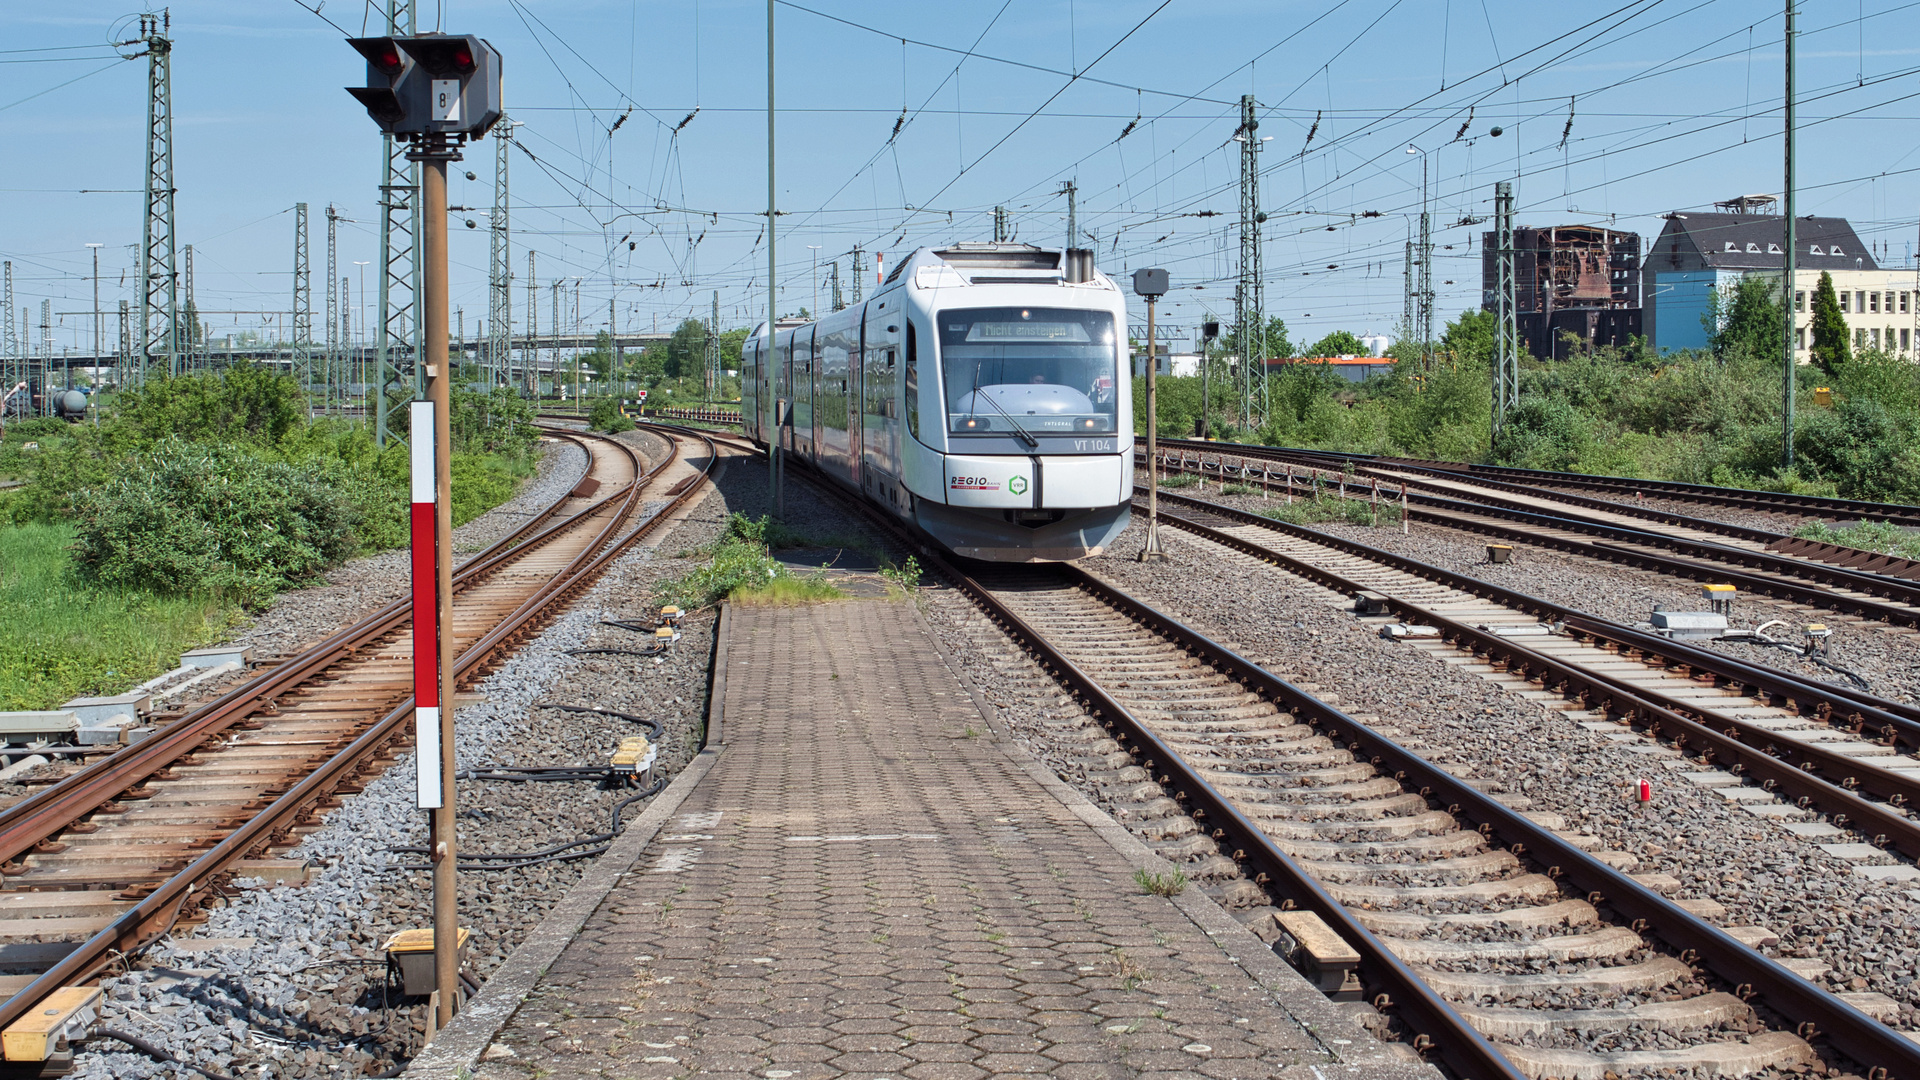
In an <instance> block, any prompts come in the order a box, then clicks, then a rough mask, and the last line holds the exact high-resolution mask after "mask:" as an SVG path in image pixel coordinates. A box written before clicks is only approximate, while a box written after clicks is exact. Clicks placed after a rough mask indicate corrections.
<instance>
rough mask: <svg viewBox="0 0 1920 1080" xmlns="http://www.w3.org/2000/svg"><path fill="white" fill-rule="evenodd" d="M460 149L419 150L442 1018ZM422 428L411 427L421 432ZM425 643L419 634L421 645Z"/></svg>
mask: <svg viewBox="0 0 1920 1080" xmlns="http://www.w3.org/2000/svg"><path fill="white" fill-rule="evenodd" d="M457 156H458V151H457V150H454V149H453V148H452V147H450V146H448V145H447V144H445V143H440V144H439V145H438V146H432V145H429V146H428V147H426V148H423V149H422V150H421V152H420V157H421V161H420V164H421V165H422V166H423V167H422V168H421V170H420V180H421V184H420V187H421V195H422V199H423V202H424V207H423V210H424V212H423V214H422V215H421V222H420V223H421V245H420V246H421V254H422V255H423V256H424V258H423V259H422V260H421V261H422V263H423V264H424V265H422V266H421V270H422V271H423V273H422V275H421V278H422V280H421V286H422V288H421V294H422V295H421V306H420V314H421V319H420V322H419V324H418V326H419V329H420V330H422V331H424V333H425V338H426V355H425V357H424V359H425V364H424V365H423V366H424V367H425V371H424V373H423V374H425V376H426V393H427V400H428V401H431V402H433V435H432V438H433V444H434V463H433V467H434V481H435V490H434V495H435V499H434V503H435V505H434V521H435V533H436V536H435V541H436V545H437V547H438V556H437V560H436V561H437V563H438V588H437V590H436V597H435V600H436V607H437V608H438V611H439V625H440V641H439V650H440V700H441V701H442V702H443V703H444V704H443V705H442V707H441V710H440V790H441V792H442V793H443V797H442V798H441V800H440V805H439V806H437V807H435V808H434V810H433V820H432V835H431V836H430V837H429V847H430V848H431V851H432V858H431V862H432V864H433V942H434V949H433V972H434V986H435V987H436V988H437V989H438V991H439V1002H438V1008H437V1009H436V1010H435V1019H436V1021H437V1026H438V1027H441V1028H444V1027H446V1026H447V1025H448V1024H450V1023H452V1022H453V1016H454V1012H455V1011H456V1010H455V1007H454V1005H455V1000H456V998H457V997H458V996H459V986H460V950H459V933H460V930H459V892H458V891H457V890H458V887H459V885H458V881H457V880H456V874H455V865H456V861H457V860H456V859H455V856H454V821H455V818H454V788H453V761H454V754H453V710H454V701H453V695H454V679H453V644H454V641H453V638H454V634H453V503H452V500H451V499H450V498H449V494H450V492H451V490H452V477H451V475H450V470H449V462H450V460H451V458H452V456H453V454H452V432H451V426H450V424H449V418H450V416H451V415H452V412H453V402H452V396H453V395H452V383H453V379H452V377H451V376H452V372H451V371H450V370H449V369H448V366H447V162H448V161H449V160H450V159H453V158H455V157H457ZM423 434H424V433H423V432H418V431H416V432H413V433H412V437H413V438H416V439H418V438H421V437H422V436H423ZM421 644H422V643H420V642H415V643H414V647H415V648H416V649H417V648H419V647H420V646H421Z"/></svg>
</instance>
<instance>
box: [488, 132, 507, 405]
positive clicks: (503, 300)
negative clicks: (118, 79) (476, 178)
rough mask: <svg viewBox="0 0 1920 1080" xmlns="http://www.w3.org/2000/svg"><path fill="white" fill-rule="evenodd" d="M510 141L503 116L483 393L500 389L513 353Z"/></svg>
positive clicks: (496, 148)
mask: <svg viewBox="0 0 1920 1080" xmlns="http://www.w3.org/2000/svg"><path fill="white" fill-rule="evenodd" d="M512 140H513V121H512V120H509V119H508V118H507V117H506V116H505V115H502V116H501V117H500V122H499V123H497V124H495V125H494V126H493V213H492V214H491V215H490V216H489V217H488V228H489V230H490V240H489V247H490V253H491V258H490V259H489V261H488V271H487V274H488V277H487V363H486V371H487V392H488V393H492V392H493V388H494V387H496V386H499V385H501V380H502V378H503V377H506V376H505V373H506V372H508V371H509V370H510V369H509V367H508V365H509V364H510V363H511V355H512V352H513V263H512V261H511V260H512V257H513V251H512V238H511V234H510V233H509V232H508V228H507V226H508V208H509V206H510V205H511V203H512V200H511V198H510V194H511V192H510V189H509V188H508V185H507V151H508V149H509V148H510V147H511V144H512Z"/></svg>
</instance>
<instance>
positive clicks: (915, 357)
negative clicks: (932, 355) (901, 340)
mask: <svg viewBox="0 0 1920 1080" xmlns="http://www.w3.org/2000/svg"><path fill="white" fill-rule="evenodd" d="M901 396H902V397H904V398H906V403H907V433H908V434H910V435H912V436H913V437H914V438H916V439H917V438H919V437H920V350H919V345H918V339H917V337H916V336H915V334H914V330H913V323H912V322H911V321H909V322H908V323H907V377H906V389H905V391H904V392H903V393H902V394H901Z"/></svg>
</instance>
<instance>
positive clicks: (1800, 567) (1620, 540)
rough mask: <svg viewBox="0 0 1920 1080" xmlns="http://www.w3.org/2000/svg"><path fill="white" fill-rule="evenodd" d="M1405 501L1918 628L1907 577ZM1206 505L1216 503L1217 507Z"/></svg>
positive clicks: (1473, 525) (1535, 538) (1561, 543)
mask: <svg viewBox="0 0 1920 1080" xmlns="http://www.w3.org/2000/svg"><path fill="white" fill-rule="evenodd" d="M1172 497H1173V495H1172V493H1170V492H1165V491H1163V492H1162V493H1161V498H1163V499H1166V498H1172ZM1408 498H1409V500H1412V499H1416V498H1417V499H1419V500H1420V501H1422V502H1426V503H1431V504H1441V505H1442V506H1445V505H1447V504H1451V505H1452V506H1458V507H1459V508H1460V510H1459V511H1458V512H1450V511H1449V510H1448V509H1445V508H1442V509H1432V508H1426V507H1420V506H1413V505H1409V506H1406V507H1403V508H1402V509H1403V512H1404V513H1407V514H1409V515H1411V516H1412V517H1413V519H1415V520H1419V521H1426V522H1429V523H1432V524H1436V525H1443V526H1446V527H1449V528H1455V529H1460V530H1462V531H1465V532H1477V533H1482V534H1484V535H1488V536H1497V537H1500V538H1502V539H1509V540H1520V541H1523V542H1525V543H1529V544H1534V545H1537V546H1540V547H1549V548H1554V549H1556V550H1560V551H1567V552H1572V553H1574V554H1576V555H1583V556H1586V557H1588V558H1600V559H1606V560H1608V561H1611V562H1620V563H1626V564H1629V565H1639V566H1647V567H1652V568H1655V569H1658V570H1660V571H1661V572H1663V573H1668V574H1672V575H1674V576H1676V577H1682V578H1693V579H1697V580H1700V579H1704V580H1713V581H1725V582H1730V583H1736V584H1739V585H1741V586H1742V587H1744V588H1745V590H1746V591H1748V592H1752V593H1759V594H1760V595H1763V596H1775V597H1779V598H1782V599H1787V600H1792V601H1795V602H1798V603H1803V604H1808V605H1810V606H1813V607H1823V608H1827V609H1830V610H1833V611H1838V612H1841V613H1843V614H1850V615H1857V616H1860V617H1863V618H1871V619H1876V620H1878V621H1882V622H1887V623H1891V624H1895V625H1905V626H1920V585H1917V584H1915V583H1914V582H1912V581H1909V580H1907V579H1905V578H1899V577H1893V576H1887V575H1881V574H1874V573H1869V572H1864V571H1859V570H1852V569H1848V568H1846V567H1843V566H1837V565H1833V564H1829V563H1822V562H1810V561H1806V560H1802V559H1794V558H1790V557H1788V556H1784V555H1777V554H1774V553H1772V552H1766V551H1754V550H1751V549H1748V548H1737V547H1732V546H1722V545H1718V544H1703V543H1700V542H1698V541H1691V540H1686V539H1683V538H1681V537H1675V536H1671V535H1668V534H1664V533H1657V532H1648V531H1642V530H1639V529H1630V528H1627V527H1625V526H1620V525H1609V524H1606V523H1604V522H1597V521H1586V520H1582V519H1580V518H1564V517H1557V516H1554V515H1550V514H1542V513H1540V512H1538V511H1533V510H1521V509H1511V508H1507V507H1502V506H1494V505H1491V504H1486V503H1469V502H1464V501H1459V500H1453V499H1449V498H1446V497H1441V496H1433V495H1418V496H1415V495H1412V494H1409V496H1408ZM1208 505H1210V506H1211V505H1214V504H1208ZM1463 514H1464V515H1481V516H1484V517H1498V518H1505V519H1507V520H1509V521H1514V522H1518V523H1520V524H1521V525H1527V524H1532V525H1535V526H1536V527H1538V528H1540V529H1549V530H1554V529H1557V530H1565V531H1568V532H1580V533H1586V534H1589V535H1592V536H1594V537H1597V538H1598V539H1594V540H1591V541H1583V540H1576V539H1572V538H1569V537H1565V536H1556V535H1552V534H1551V533H1546V532H1535V531H1533V530H1531V529H1526V528H1518V527H1514V526H1506V525H1501V524H1499V523H1497V522H1489V521H1486V520H1483V517H1481V516H1462V515H1463ZM1609 541H1613V542H1609ZM1627 545H1645V546H1652V547H1664V548H1667V549H1669V550H1672V551H1676V552H1680V551H1687V552H1691V553H1693V554H1694V555H1695V556H1696V557H1697V558H1699V559H1710V560H1717V561H1718V562H1722V563H1735V564H1739V565H1744V566H1748V567H1752V568H1753V569H1755V570H1759V571H1766V572H1763V573H1751V572H1748V571H1746V570H1740V569H1736V568H1733V567H1729V566H1717V565H1713V564H1712V563H1709V562H1700V561H1694V560H1693V559H1688V558H1681V557H1678V556H1677V555H1662V554H1659V553H1657V552H1650V551H1643V550H1638V549H1637V548H1635V547H1632V546H1627ZM1863 554H1866V553H1863ZM1776 574H1785V575H1790V576H1792V577H1798V578H1804V579H1807V580H1808V581H1809V582H1814V583H1820V584H1824V585H1827V586H1831V587H1835V588H1844V589H1848V590H1851V591H1854V592H1861V593H1866V594H1868V596H1870V597H1871V596H1885V597H1888V598H1889V599H1892V598H1893V597H1895V596H1896V595H1898V596H1905V597H1907V598H1908V600H1907V601H1906V602H1905V603H1881V602H1880V601H1879V600H1877V599H1865V598H1862V597H1856V596H1843V595H1840V594H1838V593H1834V592H1831V591H1828V589H1823V588H1816V587H1813V585H1812V584H1801V583H1799V582H1796V581H1791V580H1786V579H1785V578H1783V577H1779V576H1774V575H1776Z"/></svg>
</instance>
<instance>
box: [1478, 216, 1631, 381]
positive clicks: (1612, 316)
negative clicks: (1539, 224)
mask: <svg viewBox="0 0 1920 1080" xmlns="http://www.w3.org/2000/svg"><path fill="white" fill-rule="evenodd" d="M1513 247H1514V279H1515V280H1514V283H1515V292H1516V294H1517V295H1516V296H1515V311H1516V313H1517V316H1518V321H1519V331H1520V347H1521V348H1522V349H1524V350H1526V351H1527V352H1528V353H1530V354H1532V355H1534V356H1538V357H1543V358H1548V357H1550V358H1554V359H1558V358H1560V357H1563V356H1565V355H1567V353H1568V352H1569V351H1570V350H1572V349H1575V348H1589V349H1591V348H1598V347H1601V346H1606V345H1626V344H1627V343H1628V342H1629V341H1630V340H1631V339H1632V338H1633V337H1634V336H1635V335H1637V334H1639V333H1640V332H1641V329H1640V235H1639V234H1638V233H1633V232H1623V231H1620V230H1618V229H1603V228H1600V227H1598V226H1593V225H1560V226H1555V227H1553V228H1548V229H1515V230H1513ZM1499 257H1500V252H1499V250H1498V241H1497V240H1496V238H1495V234H1493V233H1490V232H1489V233H1486V234H1484V242H1483V244H1482V247H1481V260H1480V291H1481V307H1482V308H1483V309H1484V310H1486V311H1494V310H1496V308H1497V304H1496V302H1495V301H1496V297H1495V296H1494V292H1495V289H1496V288H1497V285H1498V281H1499ZM1569 335H1570V336H1571V338H1572V339H1573V340H1571V341H1570V340H1569Z"/></svg>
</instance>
